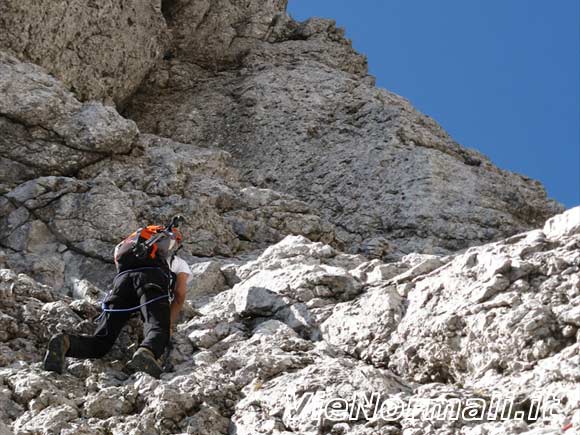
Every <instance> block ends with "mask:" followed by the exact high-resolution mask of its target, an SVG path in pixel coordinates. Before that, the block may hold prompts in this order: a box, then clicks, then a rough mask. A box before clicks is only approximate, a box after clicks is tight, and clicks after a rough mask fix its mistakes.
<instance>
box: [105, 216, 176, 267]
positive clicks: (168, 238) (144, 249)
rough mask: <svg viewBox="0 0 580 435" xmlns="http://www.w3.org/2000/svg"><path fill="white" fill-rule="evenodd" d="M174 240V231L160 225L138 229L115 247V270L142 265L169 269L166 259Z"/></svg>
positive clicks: (169, 254) (168, 256)
mask: <svg viewBox="0 0 580 435" xmlns="http://www.w3.org/2000/svg"><path fill="white" fill-rule="evenodd" d="M176 240H177V234H176V232H175V233H174V232H171V231H169V230H167V228H166V227H164V226H161V225H149V226H147V227H145V228H140V229H138V230H137V231H135V232H134V233H132V234H131V235H129V236H128V237H127V238H126V239H125V240H123V241H122V242H121V243H119V244H118V245H117V247H116V248H115V254H114V257H115V264H116V265H117V270H118V271H119V272H124V271H126V270H130V269H139V268H143V267H160V268H163V269H169V263H168V259H169V258H170V256H171V253H172V250H173V247H174V246H175V242H176Z"/></svg>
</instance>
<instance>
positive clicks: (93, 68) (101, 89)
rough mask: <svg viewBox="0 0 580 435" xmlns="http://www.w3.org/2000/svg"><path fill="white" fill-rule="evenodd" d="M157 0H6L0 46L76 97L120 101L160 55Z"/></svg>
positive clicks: (161, 23) (0, 15)
mask: <svg viewBox="0 0 580 435" xmlns="http://www.w3.org/2000/svg"><path fill="white" fill-rule="evenodd" d="M160 3H161V2H160V0H130V1H123V2H116V1H112V0H106V1H98V2H83V1H69V0H56V1H54V0H42V1H29V0H25V1H22V0H5V1H2V4H0V29H2V32H0V50H2V49H3V50H6V51H8V52H10V53H12V54H14V55H16V56H18V57H19V58H20V59H21V60H27V61H30V62H33V63H36V64H38V65H41V66H43V67H45V68H46V69H47V70H48V71H49V72H50V73H51V74H53V75H54V76H55V77H57V78H58V79H59V80H61V81H62V82H63V83H64V84H65V85H66V86H67V87H69V88H70V89H71V90H74V92H75V94H76V95H77V97H79V98H80V99H81V100H83V101H84V100H90V99H99V100H105V101H108V102H114V103H121V102H123V101H124V100H125V99H126V98H127V97H128V96H130V95H131V94H132V93H133V92H134V91H135V89H136V88H137V87H138V86H139V84H140V83H141V81H142V80H143V78H144V77H145V75H146V74H147V73H148V71H149V69H150V68H151V67H152V66H153V64H154V63H155V62H156V60H157V59H158V58H160V57H161V56H162V54H163V50H164V49H163V47H164V42H165V40H166V32H167V28H166V25H165V20H164V19H163V16H162V14H161V4H160Z"/></svg>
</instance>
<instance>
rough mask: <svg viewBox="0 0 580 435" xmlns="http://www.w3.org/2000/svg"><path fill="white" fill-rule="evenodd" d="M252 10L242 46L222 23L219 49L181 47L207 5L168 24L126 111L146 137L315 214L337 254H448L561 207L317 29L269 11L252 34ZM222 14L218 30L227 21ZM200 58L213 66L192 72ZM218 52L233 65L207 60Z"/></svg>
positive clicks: (320, 24) (202, 64)
mask: <svg viewBox="0 0 580 435" xmlns="http://www.w3.org/2000/svg"><path fill="white" fill-rule="evenodd" d="M178 3H179V2H178ZM218 3H219V4H221V3H228V2H217V3H216V7H217V4H218ZM249 3H250V4H252V5H253V4H254V3H256V2H249ZM266 3H267V5H268V6H267V7H266V8H264V10H263V11H262V12H263V13H262V12H261V13H260V14H256V15H255V21H254V20H248V21H244V20H243V19H242V20H241V22H242V23H244V24H241V25H240V26H242V27H243V26H244V25H245V26H249V28H251V29H252V31H251V32H250V33H249V34H251V35H252V36H247V37H246V36H240V37H239V38H234V37H233V36H232V34H231V32H230V31H229V27H228V26H225V27H224V28H225V29H228V30H227V31H225V32H224V33H223V34H222V36H223V37H224V39H225V40H226V41H230V42H231V46H230V47H231V48H230V49H228V50H223V45H224V44H222V41H221V40H219V39H218V40H217V41H219V42H215V41H214V43H213V44H206V45H204V46H203V48H200V49H197V48H195V49H194V48H193V47H199V46H200V45H201V44H202V43H203V42H204V41H205V40H206V39H207V33H206V32H207V27H206V25H207V26H210V25H213V24H210V23H215V20H218V18H215V17H214V16H213V15H212V10H213V6H209V3H208V4H207V5H204V6H207V7H208V9H207V10H208V11H209V12H208V14H209V18H208V21H207V22H204V23H206V25H201V26H200V28H199V29H194V30H191V28H188V29H187V30H185V29H184V28H183V26H182V21H180V20H179V19H178V20H177V21H176V22H175V23H172V22H169V27H170V28H172V29H173V30H172V31H173V32H176V34H177V35H179V37H176V41H174V44H176V46H177V47H178V48H177V49H176V56H175V58H173V59H170V60H168V61H166V62H163V63H160V64H159V66H158V68H157V69H156V70H155V71H154V72H153V73H152V74H151V75H150V77H149V79H148V80H147V81H146V82H145V83H144V84H143V85H142V86H141V88H140V90H139V91H138V92H137V94H136V95H135V96H134V98H133V99H132V100H131V103H130V104H129V107H128V109H127V111H126V113H127V115H128V116H129V117H131V118H132V119H134V120H135V121H136V122H137V124H138V125H139V126H140V128H141V129H142V130H144V131H147V132H149V133H154V134H159V135H162V136H167V137H171V138H173V139H175V140H179V141H181V142H187V143H193V144H199V145H201V146H214V147H222V148H224V149H226V150H228V151H230V152H231V153H232V155H233V156H234V158H235V162H236V164H237V166H238V167H239V168H240V169H241V172H242V175H243V177H244V179H245V180H248V181H250V182H251V183H252V184H254V185H256V186H259V187H268V188H274V189H276V190H279V191H283V192H287V193H291V194H293V195H295V196H296V197H298V198H299V199H301V200H303V201H305V202H306V203H308V204H309V205H311V206H312V207H313V208H315V209H317V210H320V212H321V213H322V215H323V216H324V217H326V218H327V219H328V220H329V221H331V222H333V223H334V224H336V225H337V227H338V230H339V231H338V239H339V240H340V241H341V242H342V243H343V244H344V245H345V246H346V247H347V248H348V249H350V250H352V251H353V252H356V251H361V252H367V253H369V254H371V256H376V255H377V253H376V252H375V251H377V252H378V255H379V256H381V257H388V256H389V255H390V256H395V258H396V257H397V256H398V257H400V256H401V255H403V254H405V253H411V252H425V253H435V254H442V253H449V252H453V251H456V250H458V249H463V248H466V247H468V246H472V245H477V244H481V243H484V242H488V241H491V240H497V239H500V238H502V237H505V236H508V235H511V234H514V233H517V232H521V231H524V230H526V229H531V228H534V227H538V226H539V225H541V224H543V222H544V221H545V220H546V219H547V218H548V217H550V216H552V215H553V214H555V213H558V212H559V211H561V210H562V208H561V206H560V205H558V204H556V203H555V202H553V201H551V200H548V199H547V198H546V194H545V192H544V190H543V188H542V187H541V185H540V184H539V183H537V182H535V181H533V180H530V179H528V178H526V177H523V176H520V175H517V174H513V173H510V172H507V171H503V170H500V169H498V168H496V167H495V166H494V165H493V164H492V163H491V162H490V161H489V160H488V159H487V158H486V157H484V156H482V155H481V154H479V153H477V152H476V151H473V150H467V149H465V148H462V147H461V146H460V145H459V144H457V143H456V142H455V141H453V139H452V138H450V137H449V136H448V135H447V134H446V133H445V131H443V129H442V128H441V127H440V126H439V125H438V124H437V123H436V122H435V121H433V120H432V119H430V118H429V117H427V116H425V115H423V114H421V113H419V112H417V111H416V110H415V109H414V108H413V107H412V106H411V104H410V103H409V102H407V101H406V100H404V99H403V98H401V97H399V96H397V95H395V94H392V93H390V92H388V91H385V90H382V89H377V88H375V87H374V83H373V80H372V78H371V77H369V76H368V75H367V70H366V61H365V59H364V58H362V57H361V56H359V55H358V54H357V53H355V52H354V50H352V48H351V46H350V43H349V41H347V40H346V39H344V37H343V35H342V32H341V31H340V30H338V29H336V27H335V26H334V24H333V23H332V22H331V21H329V20H322V19H312V20H309V21H306V22H304V23H297V22H295V21H293V20H292V19H290V18H289V17H288V16H287V15H285V14H284V13H280V14H278V15H276V18H275V19H273V20H272V24H271V31H267V32H265V30H264V29H265V28H266V27H265V22H266V21H267V20H265V21H264V17H265V16H267V15H268V14H270V16H272V15H274V12H275V11H276V10H277V9H275V8H274V9H273V8H272V5H273V4H275V2H266ZM194 5H197V7H198V8H199V10H196V12H195V13H194V14H193V15H192V17H193V16H195V17H200V16H203V15H202V9H203V7H202V3H201V2H200V3H195V2H190V3H188V5H187V6H184V7H183V9H179V11H180V12H179V14H178V15H179V16H180V17H182V18H181V20H185V19H186V18H187V17H189V15H188V13H189V12H185V11H191V10H192V8H194ZM212 5H213V2H212ZM252 7H253V6H249V9H248V10H251V9H252ZM226 9H227V8H226ZM227 11H228V12H227V13H224V16H223V17H222V18H221V19H222V20H229V19H231V17H238V15H237V13H233V12H232V13H233V15H232V16H230V15H228V14H229V13H230V9H227ZM194 21H195V20H194ZM196 22H197V21H196ZM216 25H217V24H216ZM172 26H174V27H172ZM243 28H244V29H247V27H243ZM186 31H187V32H189V33H188V36H183V37H182V35H183V33H184V32H186ZM232 32H233V31H232ZM264 32H265V33H264ZM260 35H261V36H260ZM232 38H233V39H232ZM249 41H252V43H251V44H250V46H248V44H249ZM184 45H186V46H187V48H188V49H189V51H186V50H184V48H183V47H184ZM241 47H244V48H243V49H242V48H241ZM212 50H213V56H214V58H215V59H216V63H217V65H218V66H217V67H216V68H215V69H212V68H208V67H207V65H206V64H207V62H206V61H207V58H210V57H211V55H210V54H208V51H212ZM231 53H235V56H234V57H236V56H237V60H236V61H235V62H234V63H235V65H233V66H232V65H230V61H225V60H223V61H221V63H220V59H222V56H226V57H228V58H229V57H231V56H233V55H232V54H231ZM191 56H194V58H193V59H192V57H191ZM196 56H199V58H198V57H196ZM192 62H193V64H192ZM232 62H233V60H232ZM380 239H383V242H382V243H379V242H378V241H379V240H380Z"/></svg>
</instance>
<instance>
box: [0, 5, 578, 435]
mask: <svg viewBox="0 0 580 435" xmlns="http://www.w3.org/2000/svg"><path fill="white" fill-rule="evenodd" d="M285 8H286V1H285V0H247V1H240V0H216V1H206V0H195V1H194V0H162V1H158V0H155V1H149V0H147V1H143V2H137V1H134V0H128V1H123V2H111V1H101V2H96V3H95V2H88V3H86V2H75V1H70V0H67V1H61V0H58V1H53V2H48V1H34V2H32V1H29V0H24V1H18V2H17V1H14V0H6V1H3V2H1V3H0V194H1V195H2V197H1V198H0V267H1V268H2V269H0V434H2V435H3V433H4V432H7V431H8V432H13V433H14V434H29V435H31V434H43V435H48V434H56V433H59V434H63V435H73V434H75V435H78V434H80V435H89V434H90V435H92V434H100V435H110V434H115V435H121V434H122V435H126V434H135V435H136V434H152V435H153V434H155V435H165V434H185V433H191V434H198V435H218V434H234V433H235V434H238V435H240V434H251V435H256V434H272V435H273V434H276V435H289V434H292V433H300V434H304V435H310V434H312V435H315V434H316V435H319V434H336V435H338V434H352V435H371V434H372V435H376V434H381V435H383V434H385V435H386V434H388V435H427V434H436V435H449V434H462V435H468V434H470V435H489V434H498V435H499V434H522V433H523V434H528V435H535V434H543V433H559V432H560V431H562V430H563V428H565V427H568V426H570V425H571V428H572V429H569V430H568V431H567V432H566V433H565V435H569V434H570V433H572V431H574V430H578V428H579V427H580V412H579V411H578V410H579V409H580V397H579V396H578V391H579V390H580V360H579V353H580V352H579V351H580V348H579V340H580V311H579V308H578V307H579V306H580V299H579V298H580V279H579V277H580V232H579V225H580V208H575V209H572V210H568V211H567V212H566V213H564V214H561V215H557V216H553V215H554V214H556V213H557V212H558V211H560V210H561V207H560V206H559V205H558V204H556V203H554V202H553V201H551V200H549V199H547V198H546V196H545V192H544V190H543V188H542V187H541V186H540V185H539V183H537V182H534V181H532V180H529V179H527V178H526V177H523V176H519V175H515V174H511V173H509V172H506V171H502V170H500V169H497V168H496V167H494V166H493V165H492V164H491V162H489V161H488V160H487V159H486V158H485V157H484V156H481V155H480V154H478V153H477V152H475V151H471V150H466V149H464V148H462V147H461V146H459V145H458V144H457V143H455V142H454V141H453V140H452V139H451V138H450V137H449V136H448V135H447V134H446V133H445V132H444V131H443V130H442V129H441V128H440V127H439V126H438V125H437V124H436V123H435V122H434V121H433V120H431V119H430V118H428V117H426V116H424V115H422V114H420V113H418V112H417V111H416V110H414V109H413V108H412V107H411V105H410V104H409V103H408V102H407V101H405V100H404V99H402V98H401V97H399V96H396V95H394V94H392V93H390V92H388V91H385V90H380V89H376V88H375V87H374V84H373V82H374V81H373V79H372V77H370V76H368V73H367V68H366V59H365V58H364V57H363V56H361V55H359V54H358V53H356V52H355V51H354V50H353V49H352V47H351V45H350V42H349V41H348V40H346V39H345V38H344V34H343V31H342V30H341V29H337V28H336V26H335V24H334V23H333V22H332V21H330V20H324V19H311V20H307V21H305V22H303V23H298V22H295V21H294V20H292V19H291V18H290V17H289V16H288V15H287V14H286V13H285ZM137 87H139V88H138V92H137V93H136V94H134V91H135V89H137ZM91 100H98V101H91ZM111 103H115V104H116V105H117V107H118V108H119V110H121V112H118V111H117V110H116V109H115V108H113V107H111V106H108V104H111ZM175 214H182V215H184V216H185V217H186V220H187V223H186V224H185V225H184V226H183V233H184V236H185V237H184V240H185V243H184V246H183V249H182V251H181V255H182V257H183V258H184V259H185V260H186V261H187V262H188V263H189V264H190V265H191V267H192V271H193V275H194V284H193V285H192V288H191V289H190V290H189V293H188V298H187V301H186V304H185V307H184V309H183V312H182V315H181V319H180V321H179V322H178V324H177V327H176V331H175V332H174V334H173V337H172V342H173V345H174V346H173V350H172V352H171V354H170V356H169V361H168V362H169V363H170V365H172V366H173V367H174V370H173V371H171V372H167V373H164V374H163V375H162V376H161V379H159V380H157V379H153V378H151V377H149V376H147V375H145V374H143V373H139V374H136V375H131V376H130V375H128V374H126V373H125V372H124V367H125V364H126V362H127V360H128V358H129V357H130V355H131V353H132V350H133V349H134V347H135V345H136V343H138V342H139V340H140V334H141V322H140V320H139V319H138V318H132V319H131V320H130V321H129V323H128V325H127V327H126V328H125V329H124V330H123V332H122V333H121V335H120V336H119V338H118V341H117V343H116V345H115V346H114V347H113V349H112V351H111V352H110V353H109V354H108V355H107V356H106V357H105V358H103V359H102V360H75V359H68V360H67V370H66V372H65V373H64V374H62V375H57V374H54V373H47V372H44V371H42V370H41V359H42V356H43V353H44V349H45V347H46V344H47V341H48V339H49V337H50V336H51V334H53V333H56V332H59V331H62V330H64V331H66V332H75V333H91V332H93V330H94V323H93V322H92V319H94V318H95V317H96V316H97V315H98V314H99V302H98V301H99V299H100V298H101V297H102V295H103V294H104V292H105V291H106V288H107V286H108V285H109V283H110V280H111V278H112V276H113V274H114V271H113V265H112V262H111V253H112V249H113V247H114V245H115V244H116V243H117V242H118V241H119V240H120V239H122V238H123V237H124V236H126V235H127V234H128V233H130V232H131V231H133V230H134V229H135V228H137V227H138V226H141V225H144V224H147V223H159V222H161V223H163V222H165V221H167V220H168V219H169V218H170V217H171V216H173V215H175ZM552 216H553V217H552ZM548 218H551V219H549V220H548V221H547V222H545V221H546V219H548ZM533 228H541V229H535V230H532V231H528V232H523V231H526V230H531V229H533ZM516 233H518V234H516ZM512 234H515V235H513V236H512ZM506 236H511V237H509V238H505V237H506ZM492 240H494V241H495V243H488V244H484V245H482V246H476V247H472V246H473V245H481V244H482V243H484V242H489V241H492ZM552 395H556V396H558V398H559V399H560V401H559V402H551V403H543V404H542V406H543V408H542V411H551V412H552V415H550V413H549V412H545V413H543V414H541V415H540V416H539V417H538V418H535V417H534V418H527V419H521V418H518V413H519V414H521V413H524V414H526V413H528V412H531V410H532V409H533V407H534V403H535V402H534V400H536V398H549V397H550V396H552ZM497 397H499V398H509V397H513V406H512V408H511V409H508V411H509V412H507V414H506V418H505V419H504V420H502V421H497V419H494V418H491V417H489V414H486V415H487V418H486V419H483V421H482V420H481V419H477V418H474V416H478V415H480V414H482V413H483V412H484V410H488V408H489V412H492V411H494V412H495V411H497V410H498V409H500V407H499V405H498V404H497V403H496V402H495V401H494V400H495V399H494V398H497ZM349 400H359V401H358V402H349ZM426 400H429V401H430V402H429V403H430V406H432V408H427V409H426V410H424V409H421V408H420V407H419V408H417V407H416V405H417V404H421V403H424V401H426ZM393 403H394V404H395V406H394V407H393V406H391V405H393ZM450 403H451V404H452V405H453V406H454V407H455V408H458V409H461V408H463V409H464V411H465V409H468V410H470V413H465V412H463V413H462V414H461V415H459V416H458V418H456V419H453V418H440V419H433V418H429V414H428V412H438V408H437V407H440V408H442V409H444V410H446V409H447V408H446V407H447V406H448V405H449V404H450ZM474 403H475V404H474ZM470 406H471V408H470ZM403 408H404V409H406V411H405V412H404V413H399V414H397V415H396V416H394V417H393V415H392V412H396V411H397V410H398V409H403ZM449 409H451V408H449ZM326 411H330V414H328V412H326ZM382 412H387V413H388V415H391V417H392V418H388V419H385V418H382V417H384V415H382V414H381V413H382ZM389 413H391V414H389ZM528 417H529V416H528Z"/></svg>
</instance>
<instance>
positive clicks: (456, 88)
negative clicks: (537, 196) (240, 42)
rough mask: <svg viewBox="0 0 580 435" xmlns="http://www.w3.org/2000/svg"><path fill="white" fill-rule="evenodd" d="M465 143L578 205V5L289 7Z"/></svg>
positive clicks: (321, 1)
mask: <svg viewBox="0 0 580 435" xmlns="http://www.w3.org/2000/svg"><path fill="white" fill-rule="evenodd" d="M288 11H289V13H290V15H292V16H293V17H294V18H295V19H297V20H300V21H302V20H304V19H306V18H309V17H313V16H318V17H325V18H332V19H335V20H336V21H337V24H338V25H339V26H340V27H344V28H345V29H346V35H347V37H348V38H350V39H351V40H352V42H353V46H354V47H355V48H356V49H357V50H358V51H359V52H361V53H363V54H365V55H367V57H368V60H369V69H370V73H371V74H372V75H374V76H375V77H376V78H377V85H378V86H380V87H383V88H386V89H389V90H390V91H393V92H395V93H397V94H399V95H402V96H403V97H405V98H407V99H409V100H410V101H411V102H412V103H413V105H414V106H415V107H416V108H417V109H419V110H420V111H422V112H423V113H426V114H427V115H429V116H431V117H433V118H434V119H435V120H436V121H437V122H439V124H441V125H442V126H443V127H444V128H445V129H446V130H447V132H449V133H450V134H451V136H453V138H454V139H455V140H457V141H458V142H459V143H461V144H462V145H464V146H466V147H469V148H475V149H477V150H479V151H481V152H482V153H483V154H485V155H487V156H488V157H489V158H490V159H491V160H492V161H493V162H494V163H495V164H496V165H498V166H499V167H501V168H503V169H508V170H511V171H514V172H518V173H521V174H524V175H527V176H529V177H532V178H535V179H537V180H540V181H541V182H542V183H543V184H544V186H545V187H546V189H547V191H548V194H549V196H550V197H552V198H554V199H556V200H558V201H560V202H561V203H563V204H564V205H566V206H567V207H571V206H574V205H578V204H580V137H579V135H580V121H579V120H580V89H579V82H580V67H579V63H580V60H579V57H580V1H579V0H553V1H549V0H359V1H353V0H290V1H289V6H288Z"/></svg>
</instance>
